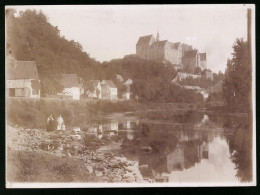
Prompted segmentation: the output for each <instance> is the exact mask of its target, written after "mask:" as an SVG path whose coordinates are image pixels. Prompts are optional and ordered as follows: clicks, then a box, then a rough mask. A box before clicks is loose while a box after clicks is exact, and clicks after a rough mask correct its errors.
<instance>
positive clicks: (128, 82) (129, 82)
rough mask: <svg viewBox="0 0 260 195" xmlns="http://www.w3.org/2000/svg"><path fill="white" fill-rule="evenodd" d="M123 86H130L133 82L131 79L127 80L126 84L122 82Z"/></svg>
mask: <svg viewBox="0 0 260 195" xmlns="http://www.w3.org/2000/svg"><path fill="white" fill-rule="evenodd" d="M124 84H125V85H131V84H133V80H132V79H127V81H126V82H124Z"/></svg>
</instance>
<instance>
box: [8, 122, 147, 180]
mask: <svg viewBox="0 0 260 195" xmlns="http://www.w3.org/2000/svg"><path fill="white" fill-rule="evenodd" d="M6 132H7V154H12V153H13V152H22V151H26V152H30V153H31V154H39V155H42V154H43V153H44V154H46V155H51V156H54V157H55V159H56V160H55V161H59V160H61V161H65V162H66V166H65V167H63V168H61V170H62V171H60V172H59V173H57V174H61V175H62V174H65V173H67V172H68V169H69V170H70V173H71V172H72V171H71V170H72V169H73V168H77V167H75V166H76V165H77V164H74V163H75V162H76V161H77V162H78V163H79V164H83V165H84V167H83V168H82V170H81V171H82V172H84V173H88V175H89V177H88V178H93V181H92V180H91V179H88V180H87V181H84V177H85V176H84V177H83V178H80V179H77V181H79V182H116V183H117V182H131V183H133V182H144V180H143V179H142V177H141V175H140V172H138V171H137V169H136V167H138V166H137V165H136V163H137V162H134V161H129V160H126V159H125V158H121V157H115V156H114V155H113V154H112V153H110V152H102V151H100V150H98V149H99V148H101V147H102V146H105V145H106V141H104V140H98V139H84V135H82V134H81V133H78V132H74V131H72V130H69V131H60V132H59V131H55V132H46V131H45V130H40V129H24V128H20V127H12V126H9V125H8V126H7V131H6ZM35 158H37V155H36V156H35ZM66 159H71V160H72V161H71V160H66ZM8 160H9V161H12V160H14V161H19V160H21V158H20V159H19V158H18V159H14V158H8ZM28 160H29V159H28ZM32 160H33V159H32ZM36 160H37V159H36ZM44 160H45V159H44V158H42V160H41V162H39V160H38V161H37V162H39V163H41V166H35V167H34V169H37V168H39V167H44V166H45V167H44V170H48V166H55V164H56V163H57V162H55V161H53V162H44ZM7 163H8V164H13V165H14V164H15V163H13V162H7ZM50 163H51V165H50ZM70 163H71V164H70ZM27 164H28V163H27ZM14 166H17V165H14ZM60 166H62V165H60ZM70 166H71V167H73V168H69V167H70ZM28 168H29V169H30V167H28ZM12 169H14V168H12ZM15 169H23V167H22V166H21V167H15ZM7 170H8V169H7ZM73 170H74V169H73ZM16 172H21V171H19V170H18V171H16ZM40 172H41V171H37V170H36V171H34V172H30V171H29V173H26V172H23V174H32V175H33V174H39V173H40ZM7 174H8V173H7ZM73 174H76V173H73ZM63 177H66V175H65V176H63ZM26 178H28V177H27V176H26V175H25V176H24V177H23V180H26ZM30 178H35V177H33V176H30ZM36 178H40V177H36ZM58 178H59V177H57V181H56V180H55V179H54V181H53V178H50V181H52V182H61V181H59V179H58ZM67 180H68V178H67ZM67 180H66V181H67ZM44 181H46V179H45V180H44ZM73 181H74V180H73V178H71V181H67V182H73ZM19 182H21V181H19ZM22 182H26V181H22ZM34 182H42V180H41V179H40V181H37V179H36V181H35V180H34Z"/></svg>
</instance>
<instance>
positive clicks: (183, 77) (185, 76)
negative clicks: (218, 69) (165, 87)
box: [172, 72, 201, 83]
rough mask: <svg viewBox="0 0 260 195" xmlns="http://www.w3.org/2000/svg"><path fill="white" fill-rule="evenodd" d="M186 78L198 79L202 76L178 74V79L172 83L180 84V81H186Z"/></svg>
mask: <svg viewBox="0 0 260 195" xmlns="http://www.w3.org/2000/svg"><path fill="white" fill-rule="evenodd" d="M186 78H193V79H197V78H201V76H200V75H197V74H189V73H185V72H178V73H177V75H176V77H175V78H174V79H173V80H172V83H174V82H179V81H181V80H183V79H186Z"/></svg>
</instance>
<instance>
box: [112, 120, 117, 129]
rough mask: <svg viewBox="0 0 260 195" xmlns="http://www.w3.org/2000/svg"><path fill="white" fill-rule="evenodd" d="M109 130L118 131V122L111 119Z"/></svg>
mask: <svg viewBox="0 0 260 195" xmlns="http://www.w3.org/2000/svg"><path fill="white" fill-rule="evenodd" d="M111 130H112V131H118V122H116V121H111Z"/></svg>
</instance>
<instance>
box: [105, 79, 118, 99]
mask: <svg viewBox="0 0 260 195" xmlns="http://www.w3.org/2000/svg"><path fill="white" fill-rule="evenodd" d="M101 89H102V90H101V98H102V99H108V100H114V99H117V97H118V96H117V87H116V85H115V84H114V83H113V81H111V80H103V81H102V82H101Z"/></svg>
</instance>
